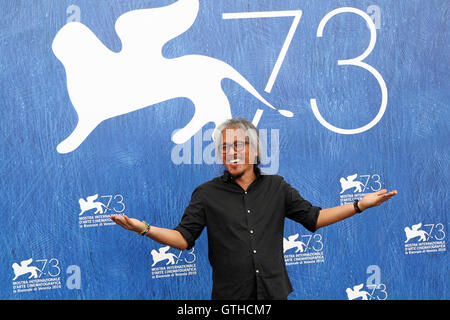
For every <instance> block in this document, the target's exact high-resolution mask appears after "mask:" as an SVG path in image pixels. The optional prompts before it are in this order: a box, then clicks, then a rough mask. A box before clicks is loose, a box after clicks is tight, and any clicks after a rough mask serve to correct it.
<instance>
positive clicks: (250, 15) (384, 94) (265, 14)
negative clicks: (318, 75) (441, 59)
mask: <svg viewBox="0 0 450 320" xmlns="http://www.w3.org/2000/svg"><path fill="white" fill-rule="evenodd" d="M302 13H303V12H302V10H289V11H261V12H235V13H223V14H222V19H224V20H229V19H255V18H279V17H294V20H293V21H292V25H291V27H290V29H289V32H288V34H287V35H286V39H285V41H284V44H283V46H282V48H281V51H280V53H279V55H278V58H277V61H276V62H275V66H274V67H273V69H272V73H271V74H270V77H269V80H268V81H267V84H266V88H265V89H264V91H266V92H267V93H270V92H271V91H272V88H273V85H274V83H275V80H276V78H277V76H278V73H279V71H280V68H281V65H282V64H283V61H284V58H285V57H286V53H287V51H288V49H289V46H290V44H291V42H292V39H293V37H294V34H295V31H296V30H297V27H298V25H299V22H300V19H301V17H302ZM342 13H353V14H357V15H359V16H360V17H362V18H363V19H364V20H365V21H366V23H367V26H368V28H369V30H370V43H369V46H368V47H367V49H366V50H365V51H364V52H363V53H362V54H361V55H359V56H358V57H356V58H352V59H345V60H338V62H337V63H338V65H339V66H344V65H351V66H356V67H360V68H363V69H365V70H367V71H368V72H369V73H371V74H372V75H373V76H374V77H375V79H376V80H377V81H378V84H379V86H380V89H381V105H380V108H379V111H378V113H377V115H376V116H375V118H373V119H372V121H370V122H369V123H368V124H366V125H364V126H362V127H359V128H355V129H342V128H338V127H336V126H334V125H332V124H330V123H329V122H327V121H326V120H325V119H324V118H323V116H322V115H321V114H320V112H319V108H318V106H317V100H316V99H310V104H311V108H312V111H313V114H314V116H315V117H316V119H317V120H318V121H319V123H320V124H322V125H323V126H324V127H325V128H327V129H329V130H331V131H333V132H336V133H339V134H357V133H362V132H364V131H367V130H369V129H371V128H372V127H373V126H375V125H376V124H377V123H378V122H379V121H380V120H381V118H382V117H383V115H384V112H385V111H386V106H387V101H388V91H387V87H386V83H385V81H384V79H383V77H382V76H381V74H380V73H379V72H378V71H377V70H376V69H375V68H374V67H372V66H371V65H369V64H367V63H365V62H363V60H364V59H365V58H367V56H368V55H369V54H370V53H371V52H372V50H373V48H374V47H375V43H376V38H377V32H376V26H375V24H374V22H373V21H372V19H371V18H370V17H369V15H368V14H367V13H365V12H364V11H362V10H360V9H356V8H352V7H343V8H338V9H335V10H333V11H331V12H329V13H328V14H326V15H325V16H324V17H323V19H322V20H321V21H320V23H319V26H318V29H317V37H318V38H321V37H322V36H323V30H324V28H325V25H326V24H327V22H328V21H329V20H330V19H331V18H333V17H334V16H336V15H338V14H342ZM262 112H263V110H261V109H258V110H257V111H256V114H255V116H254V118H253V121H252V122H253V124H254V125H255V126H257V125H258V122H259V120H260V119H261V116H262Z"/></svg>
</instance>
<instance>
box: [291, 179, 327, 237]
mask: <svg viewBox="0 0 450 320" xmlns="http://www.w3.org/2000/svg"><path fill="white" fill-rule="evenodd" d="M283 182H284V184H285V188H286V204H285V205H286V213H285V215H286V217H287V218H289V219H291V220H294V221H296V222H299V223H301V224H302V225H303V226H304V227H305V228H306V229H308V230H309V231H311V232H315V231H316V225H317V219H318V218H319V211H320V210H322V208H320V207H316V206H313V205H312V204H311V203H310V202H309V201H307V200H305V199H303V198H302V196H301V195H300V194H299V193H298V191H297V190H296V189H295V188H293V187H291V186H290V185H289V184H288V183H287V182H285V181H283Z"/></svg>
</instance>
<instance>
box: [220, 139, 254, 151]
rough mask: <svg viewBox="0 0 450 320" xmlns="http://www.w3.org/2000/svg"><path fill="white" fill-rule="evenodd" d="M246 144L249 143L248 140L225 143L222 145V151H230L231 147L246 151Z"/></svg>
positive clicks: (235, 149)
mask: <svg viewBox="0 0 450 320" xmlns="http://www.w3.org/2000/svg"><path fill="white" fill-rule="evenodd" d="M246 144H248V142H247V141H245V142H243V141H235V142H234V143H228V144H223V145H222V153H223V154H225V153H228V152H229V151H230V149H231V148H233V150H234V151H236V152H241V151H244V149H245V145H246Z"/></svg>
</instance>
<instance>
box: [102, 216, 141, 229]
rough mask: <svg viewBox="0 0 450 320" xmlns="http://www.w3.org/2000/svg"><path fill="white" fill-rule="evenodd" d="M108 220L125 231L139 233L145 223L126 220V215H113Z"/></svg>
mask: <svg viewBox="0 0 450 320" xmlns="http://www.w3.org/2000/svg"><path fill="white" fill-rule="evenodd" d="M110 219H111V220H112V221H114V222H115V223H117V224H118V225H119V226H121V227H122V228H125V229H127V230H131V231H134V232H138V233H140V232H141V231H143V230H144V229H145V223H143V222H142V221H139V220H138V219H134V218H128V217H127V216H126V215H123V216H121V215H117V214H113V215H111V217H110Z"/></svg>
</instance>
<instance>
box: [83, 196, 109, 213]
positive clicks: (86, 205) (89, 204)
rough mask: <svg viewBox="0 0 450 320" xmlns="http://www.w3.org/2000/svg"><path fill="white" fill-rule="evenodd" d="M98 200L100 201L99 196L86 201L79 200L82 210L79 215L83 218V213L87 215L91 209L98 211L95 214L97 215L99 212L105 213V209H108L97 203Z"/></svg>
mask: <svg viewBox="0 0 450 320" xmlns="http://www.w3.org/2000/svg"><path fill="white" fill-rule="evenodd" d="M97 199H98V194H95V195H93V196H90V197H87V198H86V200H84V199H83V198H80V199H79V200H78V204H79V205H80V210H81V212H80V214H79V215H80V216H81V215H82V214H83V213H85V212H86V211H88V210H91V209H96V210H95V212H94V214H97V213H99V212H100V213H103V207H105V208H106V206H105V205H104V204H103V203H102V202H100V201H95V200H97Z"/></svg>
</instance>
